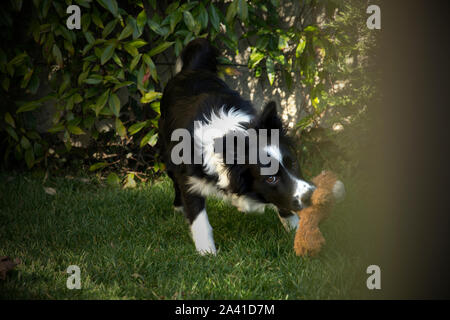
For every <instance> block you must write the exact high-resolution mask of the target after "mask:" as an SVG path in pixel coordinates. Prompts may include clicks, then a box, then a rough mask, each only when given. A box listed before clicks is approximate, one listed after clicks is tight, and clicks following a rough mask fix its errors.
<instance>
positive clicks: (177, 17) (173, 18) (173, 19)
mask: <svg viewBox="0 0 450 320" xmlns="http://www.w3.org/2000/svg"><path fill="white" fill-rule="evenodd" d="M169 19H170V20H169V22H170V32H173V31H174V30H175V27H176V26H177V24H178V23H179V22H180V21H181V19H183V14H182V13H181V12H180V11H175V12H174V13H172V14H171V15H170V18H169Z"/></svg>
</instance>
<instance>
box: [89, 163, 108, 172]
mask: <svg viewBox="0 0 450 320" xmlns="http://www.w3.org/2000/svg"><path fill="white" fill-rule="evenodd" d="M108 165H109V163H108V162H97V163H95V164H93V165H92V166H90V167H89V171H96V170H99V169H103V168H106V167H107V166H108Z"/></svg>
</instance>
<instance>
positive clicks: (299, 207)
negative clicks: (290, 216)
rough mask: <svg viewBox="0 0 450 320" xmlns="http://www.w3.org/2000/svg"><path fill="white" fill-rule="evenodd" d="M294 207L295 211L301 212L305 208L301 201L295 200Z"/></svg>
mask: <svg viewBox="0 0 450 320" xmlns="http://www.w3.org/2000/svg"><path fill="white" fill-rule="evenodd" d="M292 207H293V209H294V210H301V209H303V206H302V204H301V202H300V200H298V199H294V200H293V201H292Z"/></svg>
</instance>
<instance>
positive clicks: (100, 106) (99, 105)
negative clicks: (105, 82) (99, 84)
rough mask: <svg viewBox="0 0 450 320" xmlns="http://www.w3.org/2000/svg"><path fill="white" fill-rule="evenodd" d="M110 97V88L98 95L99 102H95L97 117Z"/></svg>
mask: <svg viewBox="0 0 450 320" xmlns="http://www.w3.org/2000/svg"><path fill="white" fill-rule="evenodd" d="M108 98H109V89H108V90H106V91H105V92H103V94H102V95H101V96H100V97H98V99H97V102H96V104H95V115H96V116H97V117H98V115H99V114H100V111H102V109H103V107H104V106H105V104H106V102H107V101H108Z"/></svg>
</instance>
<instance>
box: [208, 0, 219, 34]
mask: <svg viewBox="0 0 450 320" xmlns="http://www.w3.org/2000/svg"><path fill="white" fill-rule="evenodd" d="M209 19H210V20H211V24H212V26H213V28H214V30H216V31H217V32H219V31H220V16H219V11H218V10H217V8H216V7H215V6H214V5H213V4H212V3H211V5H210V6H209Z"/></svg>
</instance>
